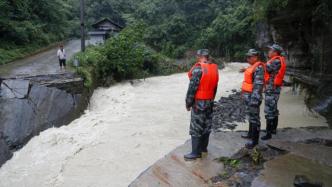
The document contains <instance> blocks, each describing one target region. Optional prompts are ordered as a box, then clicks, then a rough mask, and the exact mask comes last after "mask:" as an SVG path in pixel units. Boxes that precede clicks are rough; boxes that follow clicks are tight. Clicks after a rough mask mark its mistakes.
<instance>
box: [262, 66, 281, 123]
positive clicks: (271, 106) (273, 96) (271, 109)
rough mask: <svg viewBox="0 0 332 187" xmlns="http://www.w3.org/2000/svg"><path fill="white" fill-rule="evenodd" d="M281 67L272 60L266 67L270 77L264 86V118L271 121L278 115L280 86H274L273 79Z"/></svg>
mask: <svg viewBox="0 0 332 187" xmlns="http://www.w3.org/2000/svg"><path fill="white" fill-rule="evenodd" d="M280 67H281V62H280V61H279V60H274V61H273V62H272V63H271V64H267V65H266V71H267V72H268V73H270V75H271V77H270V80H268V82H267V84H266V90H265V108H264V112H265V118H266V119H267V120H273V119H275V118H276V117H278V115H279V110H278V101H279V96H280V92H281V87H280V86H275V85H274V77H275V76H276V74H278V72H279V70H280Z"/></svg>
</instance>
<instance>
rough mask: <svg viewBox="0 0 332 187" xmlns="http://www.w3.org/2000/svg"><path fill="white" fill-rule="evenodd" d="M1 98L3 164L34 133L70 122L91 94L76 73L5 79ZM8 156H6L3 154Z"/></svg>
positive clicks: (79, 112) (82, 109) (0, 148)
mask: <svg viewBox="0 0 332 187" xmlns="http://www.w3.org/2000/svg"><path fill="white" fill-rule="evenodd" d="M1 95H2V97H0V132H2V133H3V139H1V140H3V142H2V145H1V147H0V153H2V154H0V157H1V158H2V159H0V166H1V164H3V163H4V161H5V160H6V159H8V158H9V157H10V155H11V152H10V153H9V155H8V150H10V151H15V150H17V149H19V148H21V147H22V146H23V145H24V144H25V143H27V142H28V141H29V140H30V139H31V138H32V137H33V136H35V135H38V134H39V133H40V132H41V131H43V130H45V129H47V128H50V127H59V126H62V125H66V124H69V123H70V122H71V121H72V120H74V119H76V118H77V117H79V116H80V115H81V114H82V113H83V111H84V110H85V109H86V107H87V105H88V101H89V98H90V96H91V93H90V92H89V91H88V90H87V89H85V88H84V86H83V80H82V79H81V78H79V77H76V76H75V75H73V74H68V73H67V74H59V75H39V76H35V77H24V78H19V79H9V80H2V83H1ZM2 155H4V156H2Z"/></svg>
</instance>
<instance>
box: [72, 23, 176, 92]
mask: <svg viewBox="0 0 332 187" xmlns="http://www.w3.org/2000/svg"><path fill="white" fill-rule="evenodd" d="M144 32H145V27H144V25H142V24H136V25H132V26H129V27H127V28H126V29H124V30H123V31H122V32H121V33H120V34H119V35H118V37H114V38H111V39H109V40H107V42H106V44H105V45H101V46H95V47H89V48H88V49H87V50H86V52H84V53H78V54H77V55H76V56H75V57H74V59H78V61H79V62H80V67H78V72H79V73H80V74H81V75H82V76H83V77H84V78H85V85H86V86H87V87H90V86H91V85H92V83H93V79H94V78H95V79H98V80H99V81H100V82H99V83H100V84H101V85H108V84H110V83H112V82H114V81H121V80H124V79H132V78H145V77H146V76H149V75H154V74H158V75H161V74H168V73H173V72H176V71H177V70H181V69H180V68H181V67H180V66H176V65H175V64H174V63H173V61H171V60H170V59H168V58H167V57H165V56H163V55H161V54H159V53H157V52H155V51H154V50H153V49H151V48H149V47H147V46H146V45H145V44H144V42H143V39H142V38H143V33H144Z"/></svg>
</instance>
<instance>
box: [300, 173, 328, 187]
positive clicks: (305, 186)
mask: <svg viewBox="0 0 332 187" xmlns="http://www.w3.org/2000/svg"><path fill="white" fill-rule="evenodd" d="M294 186H295V187H322V186H323V185H322V184H319V183H312V182H310V180H309V179H308V178H307V177H306V176H304V175H296V176H295V179H294Z"/></svg>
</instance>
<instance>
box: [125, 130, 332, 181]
mask: <svg viewBox="0 0 332 187" xmlns="http://www.w3.org/2000/svg"><path fill="white" fill-rule="evenodd" d="M240 134H241V133H240V132H217V133H214V134H213V136H211V139H210V144H209V147H208V150H209V155H208V156H207V157H204V158H202V159H198V160H197V161H185V160H184V159H183V155H184V154H185V153H187V152H189V151H190V147H191V145H190V142H189V141H187V142H186V143H185V144H184V145H182V146H180V147H178V148H177V149H175V150H174V151H172V152H171V153H169V154H168V155H166V156H165V157H164V158H162V159H160V160H159V161H157V162H156V163H155V164H153V165H152V166H151V167H150V168H148V169H147V170H146V171H144V172H143V173H142V174H141V175H140V176H139V177H138V178H137V179H136V180H134V181H133V183H132V184H131V185H130V186H131V187H136V186H137V187H138V186H228V185H226V184H227V182H225V183H220V184H213V183H212V182H211V178H212V177H211V176H212V175H213V176H220V175H222V174H223V173H225V168H224V165H223V164H222V163H220V162H218V161H217V159H218V158H220V157H233V156H234V155H236V154H238V153H239V152H241V150H243V149H242V148H243V145H244V143H245V142H246V140H244V139H242V138H240ZM279 134H280V136H279V137H276V138H274V139H273V140H271V141H270V142H268V141H265V142H264V141H261V143H260V144H261V146H264V145H265V146H266V144H267V145H269V146H271V145H273V146H272V147H273V148H274V149H277V150H281V151H286V153H287V154H284V155H283V154H282V155H279V156H276V157H275V158H273V159H271V160H269V161H267V162H266V163H265V164H264V169H263V170H262V171H261V172H260V173H259V174H257V175H258V177H257V178H254V180H253V182H252V184H251V186H252V187H281V186H282V187H288V186H289V187H292V186H293V183H294V179H295V176H297V175H301V176H306V177H308V178H309V179H310V181H314V182H315V181H316V182H319V183H322V184H324V186H331V185H332V180H331V179H332V167H331V165H330V164H331V162H330V159H329V158H330V157H331V149H332V148H331V147H329V146H323V145H310V144H304V143H298V141H300V142H303V141H305V140H308V139H315V138H322V139H329V138H330V137H332V130H331V129H328V128H321V129H320V128H313V129H310V128H301V129H285V130H282V131H280V133H279ZM270 144H271V145H270ZM317 153H318V154H317ZM238 174H242V175H245V171H240V172H239V173H238ZM233 179H234V176H233V177H231V179H230V180H233ZM239 180H243V179H239ZM240 186H241V185H240Z"/></svg>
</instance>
